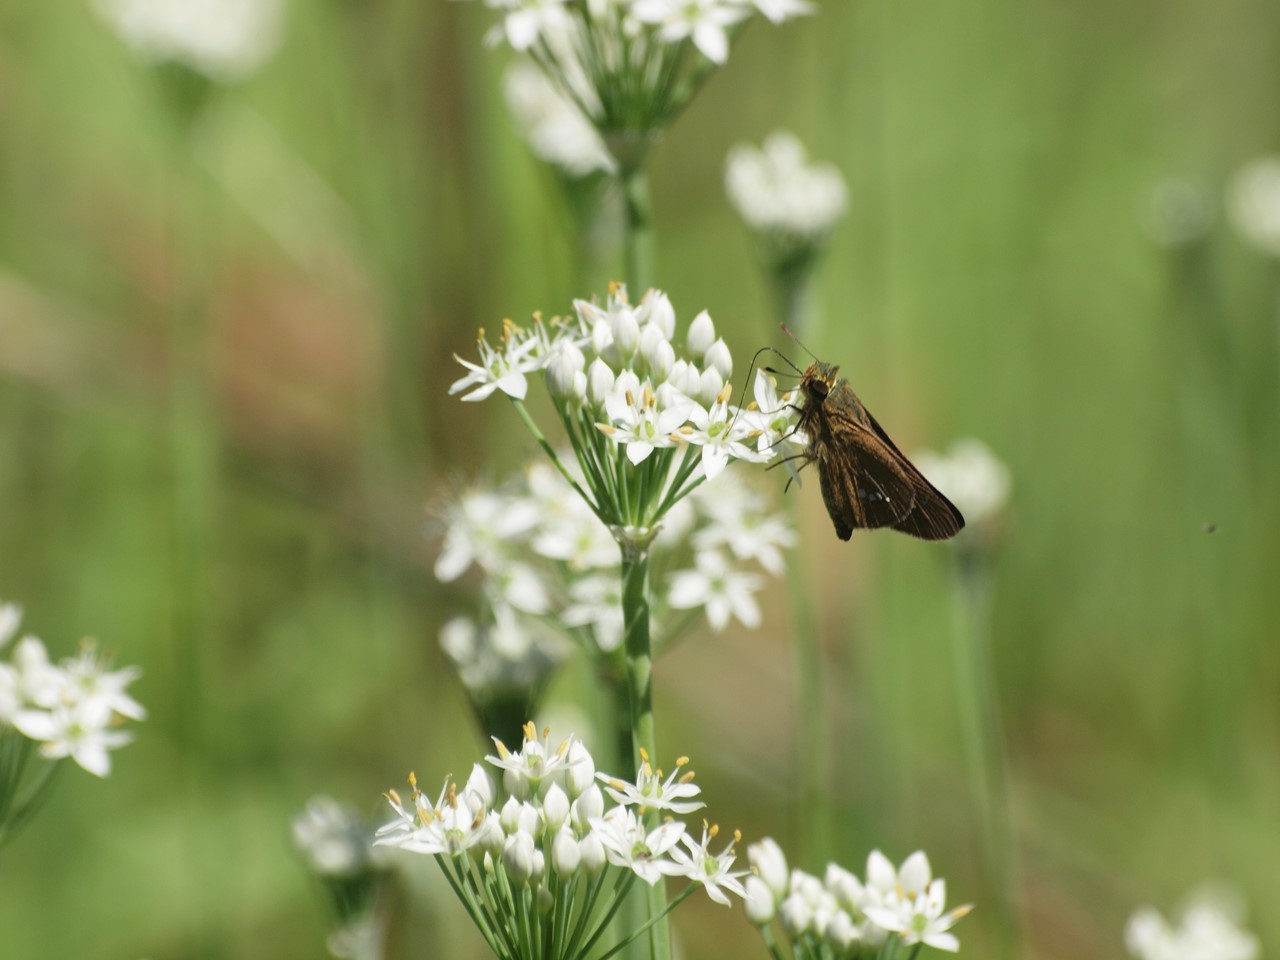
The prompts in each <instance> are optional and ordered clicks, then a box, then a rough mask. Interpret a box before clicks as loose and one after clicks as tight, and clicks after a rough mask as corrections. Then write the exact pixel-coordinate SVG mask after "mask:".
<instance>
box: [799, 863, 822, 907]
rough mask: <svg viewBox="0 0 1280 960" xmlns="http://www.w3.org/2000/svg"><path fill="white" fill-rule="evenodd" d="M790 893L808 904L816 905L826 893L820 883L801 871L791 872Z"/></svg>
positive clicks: (815, 878)
mask: <svg viewBox="0 0 1280 960" xmlns="http://www.w3.org/2000/svg"><path fill="white" fill-rule="evenodd" d="M791 892H792V893H798V894H800V896H802V897H804V898H805V899H806V900H807V901H809V903H811V904H812V903H817V902H818V901H819V900H821V899H822V897H823V895H824V894H825V893H826V892H827V890H826V888H825V887H824V886H823V885H822V881H821V880H819V879H818V878H817V877H815V876H813V875H812V874H809V873H805V872H804V871H803V870H792V871H791Z"/></svg>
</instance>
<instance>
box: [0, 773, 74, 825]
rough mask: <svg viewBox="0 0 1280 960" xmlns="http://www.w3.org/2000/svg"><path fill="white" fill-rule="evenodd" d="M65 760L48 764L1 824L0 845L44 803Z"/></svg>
mask: <svg viewBox="0 0 1280 960" xmlns="http://www.w3.org/2000/svg"><path fill="white" fill-rule="evenodd" d="M66 762H67V761H66V760H57V761H55V762H53V763H51V764H49V766H48V768H47V769H46V770H45V772H44V776H42V777H41V778H40V780H39V782H37V783H36V785H35V787H34V788H33V789H32V790H31V792H30V793H29V794H27V797H26V799H25V800H23V801H22V805H21V806H19V807H18V809H17V811H16V812H15V813H14V814H13V815H12V816H10V817H8V818H7V819H6V820H5V822H4V824H3V826H0V846H4V845H5V844H6V843H8V842H9V840H11V839H12V838H13V837H14V836H15V835H16V834H17V832H18V831H19V830H21V829H22V828H23V827H24V826H25V825H26V823H27V821H28V820H30V819H31V817H32V816H33V815H34V814H35V812H36V811H37V810H39V809H40V805H41V804H42V803H44V800H45V797H47V796H48V795H49V791H50V790H52V789H53V785H54V783H55V782H56V781H57V777H58V771H59V770H61V769H62V768H63V766H65V765H66Z"/></svg>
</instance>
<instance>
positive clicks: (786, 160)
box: [725, 131, 848, 245]
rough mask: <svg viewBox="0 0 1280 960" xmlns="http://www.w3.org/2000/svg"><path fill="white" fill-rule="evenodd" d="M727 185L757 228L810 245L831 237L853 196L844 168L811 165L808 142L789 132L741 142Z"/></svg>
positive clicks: (733, 155)
mask: <svg viewBox="0 0 1280 960" xmlns="http://www.w3.org/2000/svg"><path fill="white" fill-rule="evenodd" d="M725 188H726V189H727V191H728V194H729V200H730V202H732V204H733V206H734V208H735V209H736V210H737V211H738V214H739V215H740V216H741V217H742V219H743V220H744V221H746V223H747V225H748V226H749V227H751V228H752V229H753V230H755V231H757V232H759V233H762V234H780V235H782V236H784V237H787V238H791V239H792V240H794V241H799V242H801V243H804V244H810V245H816V244H819V243H821V242H822V241H823V240H825V238H826V236H827V234H828V233H830V231H831V228H832V227H833V226H835V224H836V222H837V221H838V220H839V219H840V217H841V216H842V215H843V214H844V211H845V206H846V204H847V199H848V198H847V192H846V190H845V185H844V178H843V177H841V175H840V171H838V170H837V169H836V168H835V167H833V166H830V165H825V164H823V165H815V164H810V163H809V161H808V157H807V155H806V153H805V149H804V146H803V145H802V144H801V143H800V141H799V140H798V139H796V137H795V136H794V135H793V134H791V133H787V132H785V131H778V132H776V133H773V134H771V135H770V136H769V137H768V139H766V140H765V142H764V147H763V148H757V147H755V146H752V145H750V144H739V145H738V146H736V147H734V148H733V149H732V150H730V151H729V156H728V159H727V160H726V162H725Z"/></svg>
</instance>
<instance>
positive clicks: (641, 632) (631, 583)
mask: <svg viewBox="0 0 1280 960" xmlns="http://www.w3.org/2000/svg"><path fill="white" fill-rule="evenodd" d="M622 622H623V628H624V630H625V631H626V633H625V635H626V640H625V644H626V646H625V650H626V656H627V690H628V693H629V703H630V706H631V744H632V750H633V753H634V756H633V758H632V759H633V766H636V767H638V766H639V765H640V752H641V750H644V751H645V752H646V753H647V754H648V755H649V757H650V759H651V761H652V762H653V763H657V758H658V745H657V731H656V728H655V726H654V720H653V654H652V651H651V649H650V646H649V554H648V553H647V552H646V551H644V550H637V549H636V548H635V547H633V546H629V545H625V544H624V545H623V547H622ZM647 819H648V821H649V823H650V824H653V825H656V824H657V820H658V814H657V811H656V810H650V811H649V814H648V817H647ZM647 896H648V902H649V916H650V917H651V918H657V919H658V922H655V923H654V924H653V926H652V927H651V928H650V929H649V952H650V956H651V957H652V960H670V957H671V933H670V930H669V927H668V924H667V921H666V918H665V917H658V915H659V914H660V913H661V912H662V910H663V907H664V906H665V905H666V902H667V890H666V881H665V880H659V881H658V882H657V883H656V884H654V885H653V886H652V887H649V888H648V892H647Z"/></svg>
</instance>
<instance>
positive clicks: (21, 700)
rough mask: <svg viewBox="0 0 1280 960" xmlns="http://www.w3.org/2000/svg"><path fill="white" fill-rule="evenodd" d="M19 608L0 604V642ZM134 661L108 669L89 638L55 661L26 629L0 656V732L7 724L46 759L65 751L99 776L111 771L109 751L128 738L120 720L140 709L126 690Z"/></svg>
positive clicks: (14, 625)
mask: <svg viewBox="0 0 1280 960" xmlns="http://www.w3.org/2000/svg"><path fill="white" fill-rule="evenodd" d="M21 622H22V611H21V609H19V608H18V607H17V606H15V605H13V604H0V648H3V647H5V646H6V645H7V644H8V643H9V641H10V640H12V639H13V638H14V636H16V634H17V632H18V628H19V626H20V625H21ZM140 672H141V671H139V670H138V669H137V668H136V667H128V668H126V669H124V670H115V671H112V670H109V669H108V664H107V663H106V662H105V661H104V660H103V659H102V658H101V657H99V655H98V652H97V649H96V648H95V647H94V645H93V644H91V643H88V642H86V643H85V644H84V646H83V648H82V649H81V652H80V654H79V655H78V656H75V657H67V658H65V659H63V660H62V661H61V662H60V663H58V664H53V663H51V662H50V661H49V654H48V651H46V650H45V646H44V644H43V643H41V642H40V640H39V639H38V638H37V637H33V636H25V637H23V638H22V639H21V640H19V641H18V643H17V644H16V645H15V646H14V649H13V655H12V659H11V660H10V661H9V662H8V663H0V734H2V733H4V732H5V731H6V729H9V728H11V729H14V730H16V731H17V732H18V733H20V734H22V735H23V736H24V737H27V738H29V739H31V740H35V741H37V742H38V743H39V744H40V753H41V755H42V756H44V757H46V758H48V759H50V760H61V759H63V758H65V757H71V758H72V759H73V760H75V762H76V763H78V764H79V765H80V766H81V767H83V768H84V769H85V770H88V771H89V772H90V773H92V774H95V775H96V776H99V777H105V776H106V775H107V774H109V773H110V772H111V758H110V755H109V752H108V751H110V750H113V749H115V748H116V747H120V746H123V745H124V744H126V743H128V742H129V741H130V740H131V739H132V738H131V736H130V735H129V734H127V733H125V732H124V731H122V730H120V729H118V728H119V725H120V723H121V721H123V720H125V719H130V720H142V719H143V718H145V717H146V715H147V714H146V711H145V710H144V709H143V708H142V705H141V704H139V703H138V702H137V701H136V700H134V699H133V698H132V697H130V696H129V695H128V694H127V693H125V688H126V687H127V686H128V685H129V684H130V683H132V682H133V681H134V680H136V679H137V678H138V676H139V675H140Z"/></svg>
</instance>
